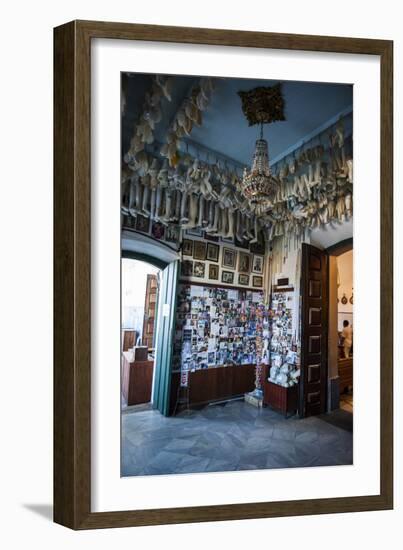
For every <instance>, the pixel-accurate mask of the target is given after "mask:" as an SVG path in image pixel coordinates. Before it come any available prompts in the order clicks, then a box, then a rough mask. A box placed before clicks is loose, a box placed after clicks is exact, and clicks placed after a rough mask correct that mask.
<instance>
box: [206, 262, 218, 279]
mask: <svg viewBox="0 0 403 550" xmlns="http://www.w3.org/2000/svg"><path fill="white" fill-rule="evenodd" d="M219 273H220V266H219V265H218V264H210V265H209V268H208V278H209V279H211V280H212V281H218V276H219Z"/></svg>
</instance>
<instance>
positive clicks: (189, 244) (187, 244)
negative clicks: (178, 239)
mask: <svg viewBox="0 0 403 550" xmlns="http://www.w3.org/2000/svg"><path fill="white" fill-rule="evenodd" d="M182 254H183V255H184V256H193V241H191V240H190V239H183V242H182Z"/></svg>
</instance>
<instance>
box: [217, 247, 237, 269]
mask: <svg viewBox="0 0 403 550" xmlns="http://www.w3.org/2000/svg"><path fill="white" fill-rule="evenodd" d="M236 255H237V252H236V250H234V249H233V248H227V247H226V246H224V247H223V249H222V260H221V265H222V267H226V268H227V269H235V266H236Z"/></svg>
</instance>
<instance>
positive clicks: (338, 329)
mask: <svg viewBox="0 0 403 550" xmlns="http://www.w3.org/2000/svg"><path fill="white" fill-rule="evenodd" d="M353 287H354V283H353V243H352V239H351V240H349V241H346V242H343V243H340V244H339V245H335V247H332V249H330V250H329V371H330V384H331V396H330V399H331V402H330V409H335V408H339V407H340V409H343V410H345V411H348V412H351V413H352V412H353V355H354V337H353V334H354V288H353Z"/></svg>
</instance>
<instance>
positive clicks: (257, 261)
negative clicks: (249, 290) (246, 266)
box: [252, 254, 264, 273]
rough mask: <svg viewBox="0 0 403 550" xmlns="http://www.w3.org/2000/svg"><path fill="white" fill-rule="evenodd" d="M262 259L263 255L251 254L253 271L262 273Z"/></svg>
mask: <svg viewBox="0 0 403 550" xmlns="http://www.w3.org/2000/svg"><path fill="white" fill-rule="evenodd" d="M263 259H264V256H260V255H258V254H253V262H252V272H253V273H263Z"/></svg>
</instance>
